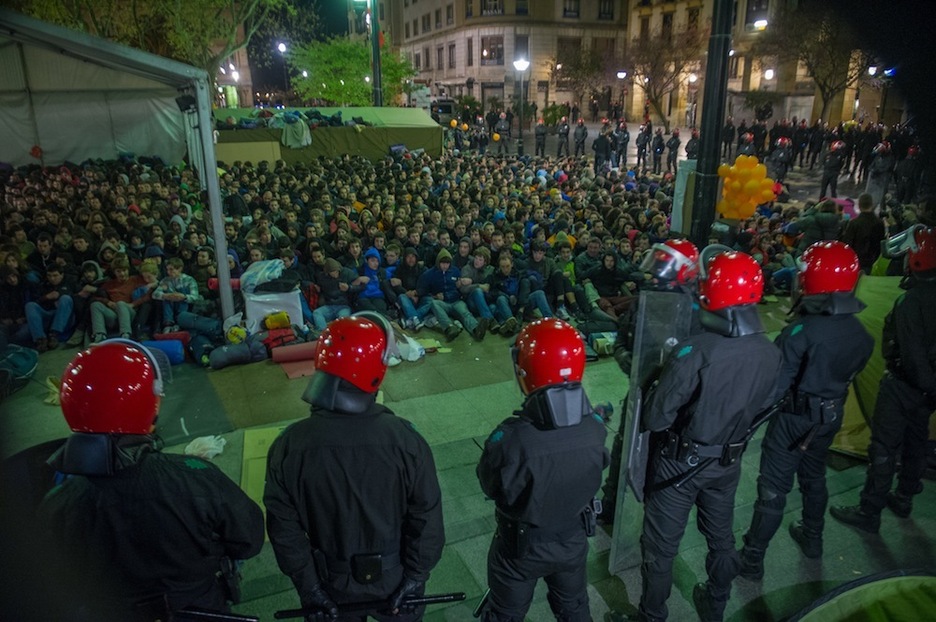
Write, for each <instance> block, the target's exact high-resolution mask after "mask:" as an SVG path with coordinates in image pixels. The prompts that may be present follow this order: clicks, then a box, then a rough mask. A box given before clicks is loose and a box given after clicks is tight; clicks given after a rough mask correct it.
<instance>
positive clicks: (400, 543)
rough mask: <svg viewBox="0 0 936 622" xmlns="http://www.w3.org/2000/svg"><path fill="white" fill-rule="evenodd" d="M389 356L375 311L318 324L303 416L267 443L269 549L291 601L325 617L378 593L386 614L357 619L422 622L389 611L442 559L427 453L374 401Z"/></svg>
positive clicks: (384, 326)
mask: <svg viewBox="0 0 936 622" xmlns="http://www.w3.org/2000/svg"><path fill="white" fill-rule="evenodd" d="M395 350H396V345H395V341H394V339H393V330H392V328H390V326H389V324H388V323H387V322H386V320H384V319H383V318H382V317H380V316H378V315H376V314H367V313H361V314H358V315H354V316H351V317H347V318H340V319H338V320H335V321H334V322H332V323H331V324H329V325H328V327H327V328H326V329H325V330H324V331H323V332H322V334H321V336H320V337H319V341H318V349H317V351H316V355H315V367H316V370H315V373H314V374H313V375H312V377H311V379H310V381H309V386H308V388H307V389H306V391H305V393H304V394H303V400H304V401H306V402H308V403H310V404H311V405H312V412H311V416H310V417H308V418H306V419H303V420H301V421H299V422H297V423H294V424H293V425H291V426H290V427H289V428H287V429H286V430H285V431H284V432H283V433H282V435H280V437H279V438H277V439H276V441H275V442H274V443H273V445H272V447H270V453H269V456H268V459H267V476H266V487H265V489H264V493H263V502H264V504H265V505H266V510H267V530H268V532H269V535H270V543H271V544H272V545H273V551H274V553H275V554H276V561H277V563H278V564H279V567H280V570H282V571H283V573H284V574H285V575H287V576H288V577H289V578H290V579H292V582H293V585H294V586H295V588H296V591H297V592H298V593H299V600H300V602H301V604H302V606H303V607H304V608H311V609H317V610H318V611H319V614H317V615H318V617H319V618H321V619H335V618H336V616H337V605H340V604H343V603H357V602H361V601H373V600H381V599H388V598H389V599H390V600H391V601H392V605H391V606H390V607H389V611H384V612H383V613H381V612H368V614H369V615H371V616H373V617H378V619H381V620H399V621H401V622H402V621H403V620H418V619H421V617H422V613H421V612H420V611H418V610H417V611H410V612H408V611H406V608H405V607H403V609H402V610H400V606H401V603H402V602H403V601H404V599H405V597H407V596H411V595H419V594H421V593H422V591H423V590H424V587H425V583H426V580H427V579H428V578H429V572H430V571H431V570H432V568H433V567H434V566H435V565H436V563H437V562H438V561H439V558H440V557H441V555H442V547H443V545H444V540H445V537H444V532H443V526H442V495H441V492H440V490H439V482H438V480H437V478H436V470H435V464H434V462H433V458H432V452H431V451H430V450H429V446H428V444H427V443H426V441H425V440H424V439H423V438H422V436H420V435H419V433H418V432H417V431H416V430H415V428H413V425H412V424H411V423H409V422H408V421H406V420H405V419H402V418H400V417H397V416H395V415H394V414H393V412H391V411H390V410H389V409H387V408H385V407H384V406H382V405H380V404H377V402H376V397H377V391H378V389H379V388H380V384H381V382H382V381H383V378H384V374H385V373H386V371H387V362H388V360H389V358H390V356H391V355H392V354H393V353H394V351H395ZM394 610H399V615H396V616H390V615H389V612H392V611H394ZM342 619H349V618H346V617H343V618H342ZM357 619H360V620H363V619H364V617H363V616H361V617H359V618H357Z"/></svg>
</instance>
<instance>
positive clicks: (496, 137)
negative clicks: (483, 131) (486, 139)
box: [491, 132, 500, 142]
mask: <svg viewBox="0 0 936 622" xmlns="http://www.w3.org/2000/svg"><path fill="white" fill-rule="evenodd" d="M491 138H493V139H494V142H497V141H499V140H500V134H498V133H497V132H494V133H493V134H492V135H491Z"/></svg>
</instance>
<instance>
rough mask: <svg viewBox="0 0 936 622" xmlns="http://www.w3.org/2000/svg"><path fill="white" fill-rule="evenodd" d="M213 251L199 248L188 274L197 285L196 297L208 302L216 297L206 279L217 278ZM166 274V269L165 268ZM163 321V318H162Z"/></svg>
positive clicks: (203, 247)
mask: <svg viewBox="0 0 936 622" xmlns="http://www.w3.org/2000/svg"><path fill="white" fill-rule="evenodd" d="M214 259H215V256H214V249H213V248H211V247H210V246H200V247H199V248H198V252H197V253H196V255H195V265H194V266H193V267H192V269H191V272H190V274H191V275H192V278H193V279H195V282H196V283H197V284H198V297H199V298H201V299H203V300H210V299H213V298H215V297H216V294H215V293H214V292H212V291H211V290H210V289H208V279H212V278H214V277H216V276H218V268H217V266H216V265H215V262H214ZM167 272H168V268H167ZM163 319H164V320H165V318H163Z"/></svg>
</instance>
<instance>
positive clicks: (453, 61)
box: [448, 43, 455, 69]
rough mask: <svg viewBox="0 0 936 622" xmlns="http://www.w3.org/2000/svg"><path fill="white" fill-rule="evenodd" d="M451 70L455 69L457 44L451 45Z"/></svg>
mask: <svg viewBox="0 0 936 622" xmlns="http://www.w3.org/2000/svg"><path fill="white" fill-rule="evenodd" d="M448 66H449V69H455V44H454V43H449V64H448Z"/></svg>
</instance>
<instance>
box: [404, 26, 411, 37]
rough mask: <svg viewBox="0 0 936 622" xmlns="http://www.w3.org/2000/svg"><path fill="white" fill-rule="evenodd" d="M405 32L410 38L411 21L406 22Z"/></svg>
mask: <svg viewBox="0 0 936 622" xmlns="http://www.w3.org/2000/svg"><path fill="white" fill-rule="evenodd" d="M404 34H405V35H406V38H407V39H409V37H410V29H409V22H406V24H405V29H404Z"/></svg>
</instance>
